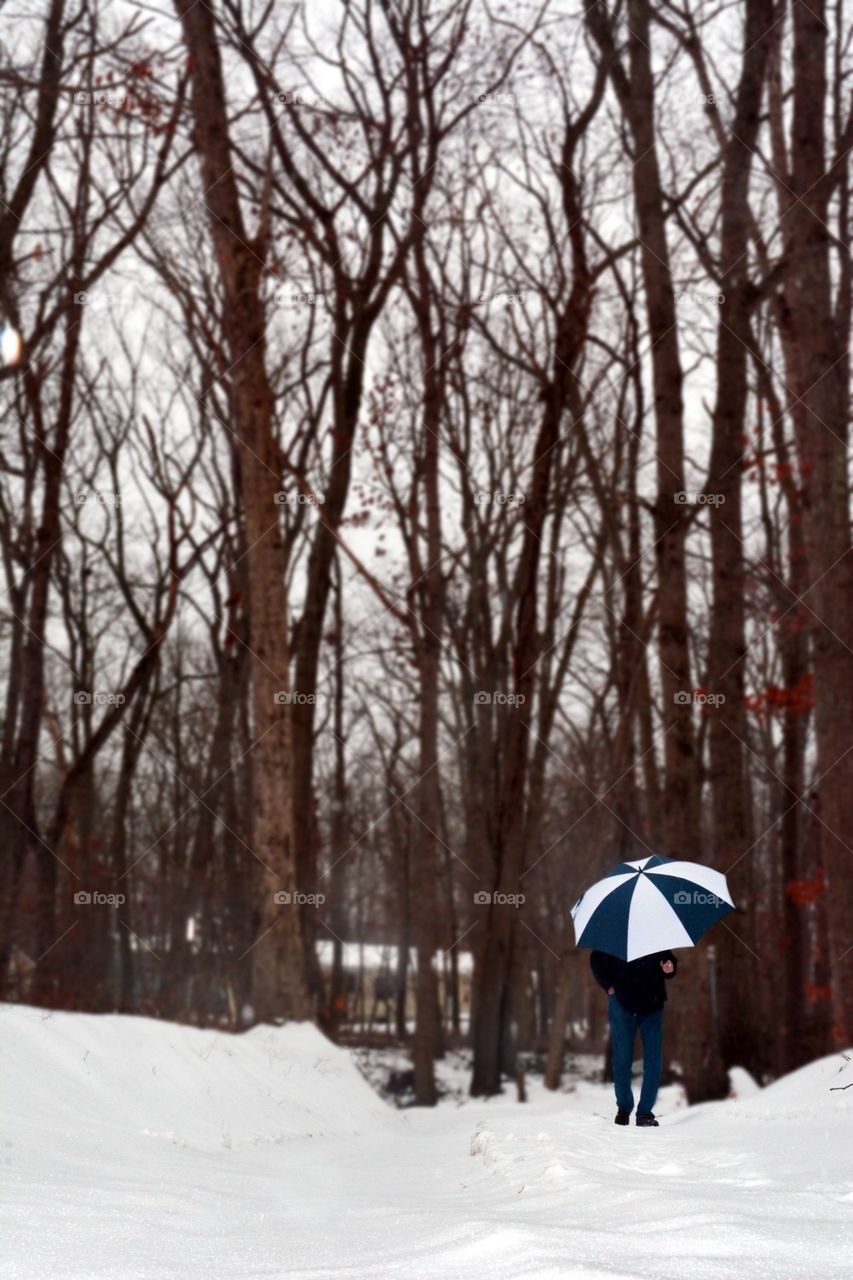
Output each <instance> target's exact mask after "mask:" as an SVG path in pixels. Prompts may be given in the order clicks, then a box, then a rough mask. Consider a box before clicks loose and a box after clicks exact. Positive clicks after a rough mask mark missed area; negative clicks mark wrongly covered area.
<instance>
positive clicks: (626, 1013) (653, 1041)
mask: <svg viewBox="0 0 853 1280" xmlns="http://www.w3.org/2000/svg"><path fill="white" fill-rule="evenodd" d="M589 962H590V967H591V968H592V973H593V977H594V978H595V980H596V982H597V983H598V985H599V986H600V987H603V988H604V990H605V991H606V992H607V994H608V996H609V997H610V1036H611V1041H612V1044H613V1082H614V1084H615V1086H616V1105H617V1107H618V1108H619V1110H618V1111H617V1112H616V1123H617V1124H629V1123H630V1119H631V1112H632V1111H633V1110H634V1092H633V1090H632V1088H631V1063H632V1062H633V1059H634V1041H635V1040H636V1038H637V1032H638V1031H639V1033H640V1035H641V1037H642V1040H643V1088H642V1092H641V1093H640V1103H639V1106H638V1107H637V1124H638V1125H641V1126H643V1127H644V1128H645V1127H648V1126H651V1125H655V1126H656V1125H657V1120H656V1119H655V1116H654V1112H653V1110H652V1108H653V1107H654V1105H655V1100H656V1099H657V1096H658V1089H659V1087H660V1075H661V1068H662V1066H663V1006H664V1004H665V1003H666V981H667V980H668V979H669V978H674V977H675V974H676V971H677V969H678V961H677V960H676V958H675V956H674V955H673V954H672V952H671V951H657V952H655V954H654V955H651V956H641V957H640V958H639V960H620V959H619V957H618V956H610V955H608V954H607V953H606V952H605V951H593V953H592V955H591V956H590V960H589Z"/></svg>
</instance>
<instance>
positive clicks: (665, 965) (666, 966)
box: [660, 960, 675, 973]
mask: <svg viewBox="0 0 853 1280" xmlns="http://www.w3.org/2000/svg"><path fill="white" fill-rule="evenodd" d="M660 967H661V968H662V969H663V971H664V973H674V972H675V965H674V964H673V963H672V961H671V960H661V962H660Z"/></svg>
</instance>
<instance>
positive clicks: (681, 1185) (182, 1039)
mask: <svg viewBox="0 0 853 1280" xmlns="http://www.w3.org/2000/svg"><path fill="white" fill-rule="evenodd" d="M0 1010H2V1018H0V1028H2V1031H3V1044H4V1051H5V1052H4V1066H3V1072H4V1080H3V1085H4V1097H5V1099H6V1106H5V1108H4V1133H3V1148H2V1149H3V1153H4V1157H3V1159H4V1172H5V1175H6V1176H5V1177H4V1178H3V1187H4V1222H3V1228H2V1229H3V1236H4V1242H5V1250H4V1276H5V1277H9V1278H10V1280H12V1278H17V1280H22V1278H26V1280H58V1278H59V1277H63V1278H72V1277H73V1278H74V1280H83V1278H84V1277H85V1280H100V1278H106V1277H109V1280H143V1278H144V1280H153V1278H155V1277H156V1278H157V1280H165V1278H167V1277H168V1278H169V1280H173V1278H175V1277H193V1278H195V1277H200V1276H204V1277H205V1278H206V1280H249V1278H251V1280H260V1278H261V1277H263V1278H265V1280H272V1278H276V1280H278V1278H280V1280H285V1278H287V1280H394V1278H395V1277H399V1278H400V1280H403V1278H405V1280H487V1278H488V1280H497V1278H498V1277H500V1280H505V1278H506V1280H516V1278H519V1280H520V1278H525V1280H733V1277H737V1280H847V1277H849V1276H850V1275H851V1274H853V1265H851V1259H853V1162H851V1151H853V1088H851V1089H844V1087H843V1086H844V1085H845V1084H847V1083H850V1082H851V1080H853V1063H851V1062H847V1061H845V1059H844V1058H843V1057H842V1056H841V1055H836V1056H832V1057H829V1058H825V1059H823V1060H821V1061H818V1062H814V1063H811V1064H810V1065H809V1066H807V1067H804V1068H802V1070H800V1071H797V1072H795V1073H794V1074H792V1075H790V1076H787V1077H786V1078H784V1079H783V1080H780V1081H778V1082H777V1083H775V1084H773V1085H770V1086H769V1087H768V1088H765V1089H758V1090H756V1091H753V1092H749V1090H748V1089H747V1090H746V1092H747V1093H748V1094H749V1096H746V1097H738V1098H735V1099H729V1100H726V1101H725V1102H719V1103H706V1104H705V1105H703V1106H698V1107H691V1108H688V1107H686V1106H684V1105H683V1099H682V1097H681V1096H680V1093H679V1091H678V1089H677V1088H675V1087H673V1088H669V1089H665V1090H664V1091H663V1092H662V1094H661V1098H660V1100H659V1103H658V1108H657V1110H658V1114H659V1116H660V1117H661V1127H660V1128H659V1129H637V1128H636V1126H631V1127H630V1128H618V1127H616V1126H614V1125H613V1123H612V1117H613V1111H614V1107H613V1104H612V1101H611V1094H610V1089H609V1087H606V1086H603V1085H597V1084H593V1083H589V1082H587V1081H583V1080H578V1081H577V1082H576V1083H575V1084H574V1085H573V1086H572V1087H571V1088H570V1089H569V1090H568V1091H566V1092H562V1093H559V1094H549V1093H547V1092H546V1091H545V1090H544V1089H543V1088H542V1087H541V1085H539V1084H538V1083H537V1082H536V1081H535V1080H531V1081H530V1082H529V1087H530V1095H531V1101H530V1102H529V1103H528V1104H527V1105H525V1106H520V1105H519V1104H518V1103H517V1102H516V1101H515V1100H514V1096H513V1095H512V1094H511V1093H507V1095H506V1096H504V1097H500V1098H495V1099H490V1100H489V1101H487V1102H484V1101H481V1100H467V1101H465V1102H464V1103H461V1104H460V1102H459V1101H450V1102H446V1103H444V1104H443V1105H441V1106H440V1107H438V1108H437V1109H435V1110H433V1111H426V1110H409V1111H398V1110H394V1109H393V1108H392V1107H390V1106H388V1105H386V1104H385V1103H384V1102H382V1101H381V1100H380V1099H379V1098H378V1097H377V1096H376V1094H375V1093H374V1092H373V1091H372V1090H371V1088H370V1086H369V1085H368V1083H367V1082H366V1080H365V1079H364V1078H363V1076H362V1075H361V1074H360V1072H359V1070H358V1068H357V1066H356V1064H355V1062H354V1060H353V1057H352V1055H351V1054H350V1053H349V1052H347V1051H346V1050H343V1049H339V1048H337V1047H335V1046H334V1045H331V1044H330V1043H329V1042H328V1041H327V1040H326V1039H325V1038H324V1037H323V1036H322V1035H321V1034H320V1032H319V1031H317V1030H316V1029H315V1028H314V1027H311V1026H306V1025H299V1026H296V1025H288V1026H285V1027H280V1028H271V1027H258V1028H255V1029H254V1030H252V1031H250V1032H248V1033H246V1034H244V1035H240V1036H233V1035H227V1034H222V1033H219V1032H216V1031H199V1030H196V1029H193V1028H189V1027H183V1026H176V1025H174V1024H171V1023H165V1022H156V1021H153V1020H150V1019H146V1018H131V1017H122V1016H118V1015H105V1016H96V1015H89V1014H66V1013H47V1012H45V1011H43V1010H39V1009H33V1008H27V1007H21V1006H10V1005H6V1006H0ZM454 1070H457V1071H458V1064H457V1065H456V1066H455V1067H454Z"/></svg>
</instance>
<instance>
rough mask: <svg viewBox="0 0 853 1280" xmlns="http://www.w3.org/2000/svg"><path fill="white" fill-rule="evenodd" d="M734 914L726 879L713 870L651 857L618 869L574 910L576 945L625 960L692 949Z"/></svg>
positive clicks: (625, 864)
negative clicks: (674, 950) (719, 921)
mask: <svg viewBox="0 0 853 1280" xmlns="http://www.w3.org/2000/svg"><path fill="white" fill-rule="evenodd" d="M733 910H734V903H733V902H732V899H731V894H730V893H729V889H728V885H727V884H726V877H725V876H724V875H723V873H722V872H721V871H715V870H714V869H713V867H704V866H702V865H701V863H698V862H685V861H682V860H681V859H677V858H660V857H658V855H657V854H652V855H651V856H650V857H648V858H640V859H638V861H636V862H621V863H620V864H619V866H618V867H614V869H613V870H612V871H611V872H610V873H609V875H606V876H605V877H604V879H603V880H598V881H596V883H595V884H594V885H592V886H591V887H590V888H589V889H587V891H586V893H583V894H581V896H580V898H578V900H577V902H576V903H575V905H574V906H573V907H572V921H573V922H574V926H575V942H576V943H577V945H578V946H579V947H594V948H595V950H596V951H606V952H608V954H609V955H612V956H619V957H620V958H621V959H622V960H637V959H638V958H639V957H640V956H648V955H653V954H654V952H656V951H669V950H671V949H672V948H673V947H692V946H694V944H695V943H697V942H698V941H699V939H700V938H701V937H702V934H703V933H706V932H707V930H708V929H710V927H711V925H712V924H716V922H717V921H718V920H720V919H722V917H723V916H724V915H726V913H727V912H729V911H733Z"/></svg>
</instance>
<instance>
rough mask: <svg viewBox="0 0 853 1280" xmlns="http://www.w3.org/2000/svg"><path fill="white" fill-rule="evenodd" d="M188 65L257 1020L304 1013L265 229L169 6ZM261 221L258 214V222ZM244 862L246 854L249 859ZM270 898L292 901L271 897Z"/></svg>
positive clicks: (208, 86) (187, 23) (221, 112)
mask: <svg viewBox="0 0 853 1280" xmlns="http://www.w3.org/2000/svg"><path fill="white" fill-rule="evenodd" d="M175 8H176V12H177V14H178V16H179V18H180V20H181V23H182V26H183V32H184V41H185V44H186V46H187V49H188V51H189V54H190V59H191V63H190V66H191V72H190V74H191V81H192V94H191V103H192V112H193V119H194V123H195V140H196V146H197V148H198V152H199V156H200V163H201V175H202V182H203V186H204V191H205V206H206V208H207V210H208V213H209V215H210V224H209V225H210V237H211V241H212V244H213V246H214V249H215V251H216V258H217V264H218V269H219V279H220V284H221V288H222V293H223V299H224V320H225V331H226V344H227V355H228V377H229V378H230V381H231V388H232V403H233V406H234V413H235V423H234V429H235V432H236V434H237V437H238V439H239V441H240V444H241V446H242V447H241V450H240V455H239V466H240V497H241V502H242V516H243V520H244V522H245V536H246V543H247V552H246V556H247V561H248V567H249V568H248V577H249V608H248V612H249V628H250V647H251V660H250V664H249V665H250V679H251V687H252V733H253V746H252V753H251V755H252V775H251V776H252V795H251V852H252V855H253V856H254V858H255V860H256V862H257V866H258V868H259V874H258V889H257V908H258V916H259V921H258V935H257V939H256V941H255V944H254V946H253V948H252V950H251V965H252V1003H253V1008H254V1016H255V1018H256V1019H257V1020H258V1021H270V1020H272V1019H274V1018H279V1017H286V1018H295V1019H301V1018H306V1017H309V1016H310V1013H311V1009H310V1002H309V999H308V994H307V989H306V980H305V957H304V954H303V950H302V936H301V928H300V917H299V907H298V905H297V904H296V902H295V901H294V894H295V892H296V891H297V890H298V889H300V888H301V886H299V885H298V883H297V880H296V866H295V855H294V833H293V758H292V744H291V722H290V715H289V706H288V704H287V702H286V701H285V699H286V698H287V697H288V694H289V689H290V645H289V637H288V630H287V627H288V612H287V599H286V594H285V585H284V569H285V566H284V563H283V555H282V543H281V528H280V522H279V513H278V509H277V508H276V506H275V505H274V500H273V499H274V494H275V493H276V492H277V490H278V487H279V482H278V465H277V456H278V453H277V446H276V441H275V435H274V424H273V399H272V391H271V388H270V382H269V377H268V375H267V369H266V363H265V339H264V320H265V317H264V306H263V302H262V296H261V285H262V269H263V259H264V253H265V243H264V229H263V228H262V229H261V234H260V235H259V236H258V237H256V238H255V239H254V240H251V239H250V236H249V234H248V232H247V229H246V226H245V224H244V219H243V212H242V208H241V204H240V197H239V193H238V188H237V181H236V177H235V174H234V169H233V160H234V157H233V152H232V149H231V144H230V139H229V129H228V116H227V101H228V99H227V94H226V91H225V78H224V75H223V70H222V60H221V56H220V51H219V47H218V44H217V39H216V31H215V24H214V18H213V14H212V12H211V10H210V9H209V8H208V7H207V5H204V4H194V3H192V0H176V5H175ZM262 216H263V215H262ZM247 856H249V855H247ZM276 895H289V898H288V899H287V900H285V901H281V900H279V901H277V900H276Z"/></svg>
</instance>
